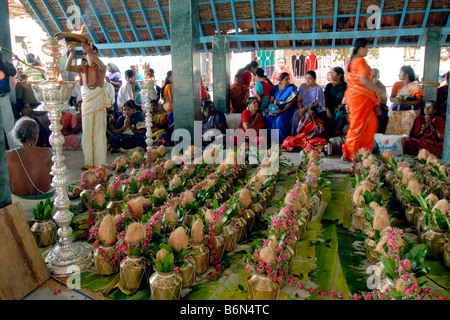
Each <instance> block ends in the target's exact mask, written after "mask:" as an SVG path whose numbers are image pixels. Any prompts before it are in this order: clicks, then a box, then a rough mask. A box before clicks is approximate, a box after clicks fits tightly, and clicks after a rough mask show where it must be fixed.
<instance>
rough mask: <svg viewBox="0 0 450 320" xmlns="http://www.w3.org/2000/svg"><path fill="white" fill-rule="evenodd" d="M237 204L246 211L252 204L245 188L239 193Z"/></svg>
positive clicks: (248, 192)
mask: <svg viewBox="0 0 450 320" xmlns="http://www.w3.org/2000/svg"><path fill="white" fill-rule="evenodd" d="M239 202H240V203H241V204H242V206H243V207H244V208H245V209H247V208H248V207H249V206H250V205H251V204H252V197H251V195H250V191H248V189H247V188H242V189H241V192H239Z"/></svg>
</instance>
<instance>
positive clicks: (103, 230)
mask: <svg viewBox="0 0 450 320" xmlns="http://www.w3.org/2000/svg"><path fill="white" fill-rule="evenodd" d="M98 239H99V240H100V241H101V242H102V243H103V245H105V246H111V245H113V244H114V243H115V242H116V240H117V237H116V225H115V222H114V219H113V216H112V215H111V214H107V215H106V216H104V217H103V219H102V222H100V227H99V229H98Z"/></svg>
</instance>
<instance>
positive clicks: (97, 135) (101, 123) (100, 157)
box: [66, 43, 109, 170]
mask: <svg viewBox="0 0 450 320" xmlns="http://www.w3.org/2000/svg"><path fill="white" fill-rule="evenodd" d="M82 47H83V50H84V52H83V55H84V57H85V58H86V59H87V61H88V63H87V64H86V65H81V66H72V60H73V56H74V53H75V48H74V47H73V46H70V47H69V51H70V55H69V57H68V58H67V62H66V71H71V72H77V73H79V74H80V75H81V77H82V83H83V85H82V86H81V97H82V100H83V104H82V111H81V114H82V115H83V121H82V125H83V138H82V147H83V154H84V167H83V168H82V170H85V169H86V168H87V169H92V168H97V167H99V166H100V165H102V164H104V163H106V152H107V147H106V108H108V107H109V103H108V98H107V96H106V93H105V90H104V89H103V83H104V81H105V76H106V66H105V64H104V63H103V62H102V61H101V60H100V59H99V58H98V49H97V48H96V47H95V46H94V45H93V44H90V45H88V44H85V43H83V44H82Z"/></svg>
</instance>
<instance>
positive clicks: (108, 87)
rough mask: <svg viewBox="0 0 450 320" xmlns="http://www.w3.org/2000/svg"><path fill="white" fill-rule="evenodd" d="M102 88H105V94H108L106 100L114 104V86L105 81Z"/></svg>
mask: <svg viewBox="0 0 450 320" xmlns="http://www.w3.org/2000/svg"><path fill="white" fill-rule="evenodd" d="M103 88H104V89H105V92H106V95H107V96H108V101H109V102H110V105H111V106H112V105H113V104H114V102H115V101H116V94H115V90H114V86H113V85H112V84H111V83H109V82H107V81H105V83H104V84H103Z"/></svg>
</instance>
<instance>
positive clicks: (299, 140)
mask: <svg viewBox="0 0 450 320" xmlns="http://www.w3.org/2000/svg"><path fill="white" fill-rule="evenodd" d="M317 113H318V112H317V107H309V109H308V112H307V113H306V117H305V118H304V119H301V120H300V122H299V124H298V128H297V135H296V136H290V137H287V138H286V139H285V140H284V142H283V145H282V148H283V150H287V151H293V150H294V149H296V148H304V149H305V151H311V150H313V149H320V146H324V145H326V144H327V143H328V141H327V140H325V139H324V138H322V133H323V130H324V128H323V121H322V119H320V118H319V117H318V116H317ZM318 147H319V148H318Z"/></svg>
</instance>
